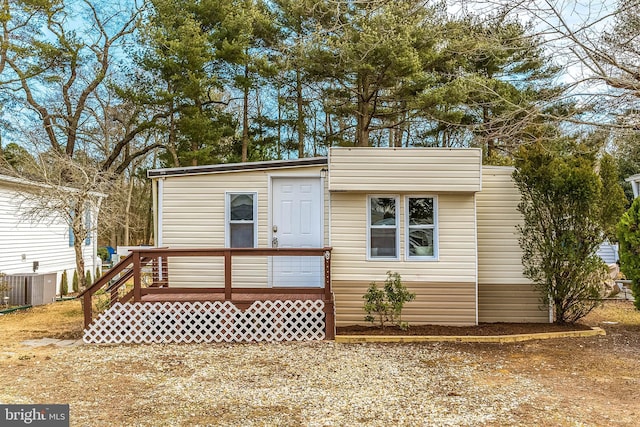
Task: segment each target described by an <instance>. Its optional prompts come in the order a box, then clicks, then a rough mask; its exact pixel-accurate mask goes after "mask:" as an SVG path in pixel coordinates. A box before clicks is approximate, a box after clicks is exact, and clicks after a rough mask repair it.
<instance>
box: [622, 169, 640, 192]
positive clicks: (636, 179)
mask: <svg viewBox="0 0 640 427" xmlns="http://www.w3.org/2000/svg"><path fill="white" fill-rule="evenodd" d="M625 181H627V182H630V183H631V189H632V190H633V197H638V196H639V195H640V173H638V174H635V175H632V176H630V177H629V178H626V179H625Z"/></svg>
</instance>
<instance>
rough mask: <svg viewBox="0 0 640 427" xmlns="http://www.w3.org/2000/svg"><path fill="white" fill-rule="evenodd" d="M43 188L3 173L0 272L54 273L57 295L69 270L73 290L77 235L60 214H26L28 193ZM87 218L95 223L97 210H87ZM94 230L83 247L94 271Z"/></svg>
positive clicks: (88, 266)
mask: <svg viewBox="0 0 640 427" xmlns="http://www.w3.org/2000/svg"><path fill="white" fill-rule="evenodd" d="M41 187H42V185H41V184H38V183H35V182H31V181H27V180H24V179H20V178H16V177H12V176H8V175H0V273H4V274H7V275H12V276H25V277H27V278H29V277H30V276H33V275H43V274H44V275H46V276H47V279H49V277H52V275H53V279H52V280H55V286H56V289H55V292H54V294H60V283H61V278H62V273H63V272H64V271H66V272H67V276H68V277H67V279H68V281H69V283H68V287H69V289H71V279H72V277H73V272H74V271H75V269H76V262H75V252H74V248H73V239H74V236H73V233H72V231H71V230H70V227H69V225H68V224H67V223H66V222H65V221H64V219H63V218H61V217H59V216H57V215H54V214H45V215H41V216H39V217H38V218H34V217H33V216H31V215H27V214H26V212H27V211H28V210H29V209H30V206H29V205H30V204H31V202H30V200H29V198H28V197H27V198H25V194H28V193H29V192H30V191H31V190H33V189H34V188H41ZM69 191H73V190H71V189H70V190H69ZM87 219H88V220H90V221H94V222H95V221H96V220H97V211H95V212H91V213H89V212H87ZM91 229H92V233H91V235H90V236H89V237H88V238H87V239H85V242H84V245H83V247H82V249H83V256H84V262H85V266H86V269H87V270H89V269H91V271H92V272H95V270H96V268H97V267H98V266H100V265H101V262H100V259H99V258H98V255H97V231H96V227H91Z"/></svg>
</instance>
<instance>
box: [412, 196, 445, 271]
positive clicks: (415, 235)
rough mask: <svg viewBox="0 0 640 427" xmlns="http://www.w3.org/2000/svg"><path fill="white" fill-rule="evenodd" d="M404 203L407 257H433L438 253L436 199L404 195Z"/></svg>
mask: <svg viewBox="0 0 640 427" xmlns="http://www.w3.org/2000/svg"><path fill="white" fill-rule="evenodd" d="M405 203H406V204H405V213H406V220H405V224H406V227H405V228H406V237H405V239H406V240H405V241H406V242H407V243H406V256H407V259H435V258H436V257H437V255H438V248H437V241H438V239H437V228H436V222H437V211H438V209H437V199H436V198H435V197H406V198H405Z"/></svg>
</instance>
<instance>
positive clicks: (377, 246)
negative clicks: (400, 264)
mask: <svg viewBox="0 0 640 427" xmlns="http://www.w3.org/2000/svg"><path fill="white" fill-rule="evenodd" d="M367 201H368V205H369V209H368V215H367V219H368V234H369V235H368V239H367V241H368V244H367V251H368V252H367V253H368V257H369V258H370V259H398V254H399V250H398V246H399V233H398V227H399V221H398V205H399V199H398V197H397V196H369V197H368V198H367Z"/></svg>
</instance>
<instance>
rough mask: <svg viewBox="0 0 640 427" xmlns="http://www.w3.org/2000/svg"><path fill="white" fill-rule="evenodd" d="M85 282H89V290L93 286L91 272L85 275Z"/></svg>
mask: <svg viewBox="0 0 640 427" xmlns="http://www.w3.org/2000/svg"><path fill="white" fill-rule="evenodd" d="M84 277H85V280H86V281H87V288H88V287H89V286H91V285H93V278H92V277H91V270H87V272H86V273H85V274H84Z"/></svg>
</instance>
